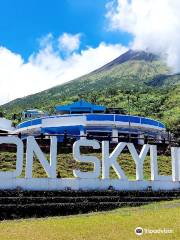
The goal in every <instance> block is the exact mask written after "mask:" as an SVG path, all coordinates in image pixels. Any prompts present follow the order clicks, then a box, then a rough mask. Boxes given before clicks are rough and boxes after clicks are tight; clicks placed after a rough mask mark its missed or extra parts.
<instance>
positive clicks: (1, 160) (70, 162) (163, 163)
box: [0, 152, 171, 179]
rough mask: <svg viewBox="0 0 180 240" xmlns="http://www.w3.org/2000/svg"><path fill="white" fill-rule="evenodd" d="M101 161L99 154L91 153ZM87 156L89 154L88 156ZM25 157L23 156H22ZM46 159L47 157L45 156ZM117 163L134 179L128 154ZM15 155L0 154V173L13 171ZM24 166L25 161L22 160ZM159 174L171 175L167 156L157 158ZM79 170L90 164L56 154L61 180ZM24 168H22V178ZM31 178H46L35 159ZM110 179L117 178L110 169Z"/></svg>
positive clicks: (146, 167)
mask: <svg viewBox="0 0 180 240" xmlns="http://www.w3.org/2000/svg"><path fill="white" fill-rule="evenodd" d="M92 154H94V155H96V156H97V157H98V158H99V159H101V154H100V153H92ZM88 155H89V154H88ZM24 157H25V156H24ZM47 157H48V156H47ZM118 162H119V164H120V165H121V167H122V169H123V170H124V171H125V174H126V175H127V176H128V178H129V179H135V172H136V171H135V163H134V161H133V159H132V157H131V156H130V155H129V154H128V153H123V154H121V155H120V156H119V158H118ZM15 164H16V155H15V153H8V152H1V153H0V169H1V170H2V171H7V170H13V169H15ZM24 165H25V159H24ZM158 166H159V174H161V175H171V158H170V157H168V156H164V155H161V156H159V157H158ZM76 168H80V169H81V170H83V171H90V170H92V165H91V164H85V163H77V162H76V161H75V160H74V159H73V156H72V154H71V153H68V154H62V153H61V154H58V158H57V172H59V173H60V175H61V177H62V178H68V177H73V169H76ZM24 170H25V166H24V168H23V173H22V176H21V177H23V176H24ZM33 176H34V177H47V176H46V173H45V171H44V169H43V167H42V166H41V165H40V163H39V161H38V160H37V159H35V160H34V165H33ZM144 177H145V178H146V179H150V159H149V156H147V157H146V159H145V162H144ZM111 178H117V175H116V173H115V172H114V170H113V169H111Z"/></svg>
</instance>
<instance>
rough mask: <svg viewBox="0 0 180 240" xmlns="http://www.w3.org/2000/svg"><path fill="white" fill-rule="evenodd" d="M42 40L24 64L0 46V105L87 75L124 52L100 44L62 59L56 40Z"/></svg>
mask: <svg viewBox="0 0 180 240" xmlns="http://www.w3.org/2000/svg"><path fill="white" fill-rule="evenodd" d="M42 40H43V41H41V47H40V50H39V52H38V53H33V54H32V55H31V56H30V57H29V60H28V61H27V62H24V60H23V58H22V56H21V55H19V54H16V53H13V52H11V51H10V50H8V49H7V48H5V47H0V84H1V85H0V86H1V87H0V104H3V103H5V102H7V101H10V100H13V99H15V98H19V97H23V96H26V95H28V94H32V93H36V92H39V91H42V90H45V89H48V88H50V87H53V86H55V85H59V84H62V83H65V82H67V81H70V80H72V79H74V78H77V77H79V76H81V75H84V74H86V73H89V72H91V71H93V70H95V69H97V68H99V67H101V66H102V65H104V64H106V63H108V62H110V61H111V60H113V59H114V58H116V57H118V56H119V55H120V54H122V53H123V52H125V51H126V50H127V49H126V48H125V47H123V46H121V45H120V44H115V45H111V44H106V43H103V42H102V43H100V44H99V46H98V47H97V48H92V47H88V48H86V49H85V50H82V51H81V52H80V53H77V52H73V53H72V54H70V55H68V56H67V57H66V58H65V59H64V58H63V57H61V55H60V53H59V51H58V50H56V49H57V47H53V44H54V41H55V40H56V39H54V38H53V36H52V35H51V34H48V36H46V37H45V38H43V39H42Z"/></svg>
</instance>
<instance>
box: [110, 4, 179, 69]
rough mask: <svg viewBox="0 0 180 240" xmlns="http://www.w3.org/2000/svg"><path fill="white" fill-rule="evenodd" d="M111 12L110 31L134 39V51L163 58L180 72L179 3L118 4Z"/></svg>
mask: <svg viewBox="0 0 180 240" xmlns="http://www.w3.org/2000/svg"><path fill="white" fill-rule="evenodd" d="M107 9H108V12H107V18H108V19H109V21H110V28H111V29H112V30H120V31H125V32H129V33H130V34H132V35H133V36H134V40H133V42H132V43H131V47H132V48H134V49H142V50H149V51H151V52H154V53H158V54H161V55H162V56H163V57H166V60H167V63H168V65H169V66H170V67H172V69H173V71H174V72H180V44H179V43H180V14H179V12H180V1H179V0H131V1H130V0H115V1H111V2H109V4H108V5H107Z"/></svg>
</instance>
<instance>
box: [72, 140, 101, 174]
mask: <svg viewBox="0 0 180 240" xmlns="http://www.w3.org/2000/svg"><path fill="white" fill-rule="evenodd" d="M81 146H85V147H86V146H87V147H93V149H99V148H100V145H99V143H98V141H96V140H85V139H84V140H78V141H76V142H75V143H74V144H73V158H74V159H75V160H76V161H78V162H86V163H93V164H94V171H93V172H81V171H80V170H73V175H74V176H75V177H79V178H98V177H99V175H100V170H101V164H100V161H99V159H98V158H97V157H95V156H83V155H81V153H80V147H81Z"/></svg>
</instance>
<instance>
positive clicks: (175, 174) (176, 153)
mask: <svg viewBox="0 0 180 240" xmlns="http://www.w3.org/2000/svg"><path fill="white" fill-rule="evenodd" d="M171 157H172V180H173V181H180V147H172V148H171Z"/></svg>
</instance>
